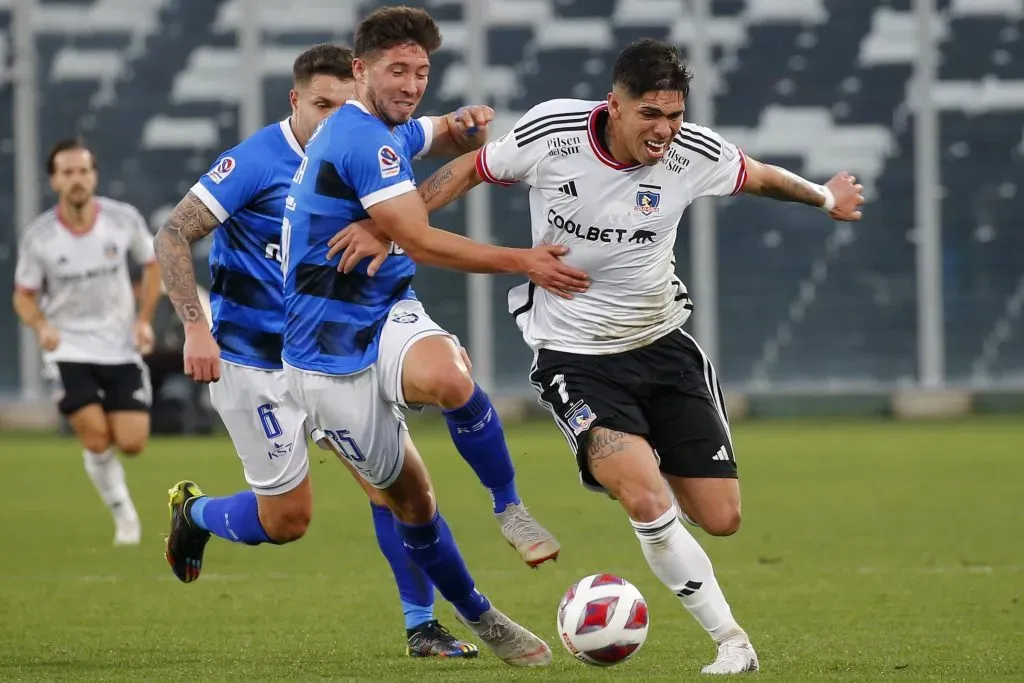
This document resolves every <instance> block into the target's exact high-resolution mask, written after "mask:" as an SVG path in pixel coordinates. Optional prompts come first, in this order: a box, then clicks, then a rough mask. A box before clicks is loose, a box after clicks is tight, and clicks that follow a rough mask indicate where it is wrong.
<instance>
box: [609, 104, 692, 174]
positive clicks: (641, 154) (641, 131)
mask: <svg viewBox="0 0 1024 683" xmlns="http://www.w3.org/2000/svg"><path fill="white" fill-rule="evenodd" d="M684 109H685V106H684V103H683V93H681V92H679V91H675V90H655V91H651V92H647V93H644V94H643V95H642V96H641V97H629V96H628V95H624V94H622V93H614V92H613V93H612V95H611V98H610V100H609V105H608V110H609V113H610V115H611V117H612V119H613V120H614V121H615V122H616V126H617V128H618V134H619V139H620V140H622V141H623V142H624V143H626V146H627V147H628V149H629V152H630V154H631V155H632V156H633V159H635V160H636V161H637V162H638V163H641V164H643V165H644V166H653V165H654V164H656V163H658V162H660V161H661V160H662V158H663V157H664V156H665V153H666V152H667V151H668V147H669V145H670V144H672V138H673V137H675V134H676V132H678V130H679V126H681V125H682V124H683V111H684Z"/></svg>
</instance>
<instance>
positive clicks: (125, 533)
mask: <svg viewBox="0 0 1024 683" xmlns="http://www.w3.org/2000/svg"><path fill="white" fill-rule="evenodd" d="M113 512H114V545H138V544H139V543H140V542H141V541H142V522H141V521H139V513H138V512H136V511H135V506H134V505H133V504H132V501H131V498H128V499H127V500H126V501H125V502H124V503H122V504H120V505H118V506H117V507H115V508H114V510H113Z"/></svg>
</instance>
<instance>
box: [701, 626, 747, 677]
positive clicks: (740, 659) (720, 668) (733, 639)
mask: <svg viewBox="0 0 1024 683" xmlns="http://www.w3.org/2000/svg"><path fill="white" fill-rule="evenodd" d="M760 668H761V665H760V664H759V663H758V661H757V653H756V652H754V646H753V645H751V644H750V639H749V638H748V637H747V634H746V633H743V632H740V633H737V634H736V635H734V636H730V637H728V638H726V639H725V640H723V641H722V642H720V643H719V644H718V656H716V657H715V661H713V662H711V663H710V664H708V665H707V666H705V667H704V668H703V669H701V670H700V672H701V673H704V674H717V675H730V674H742V673H752V672H754V671H757V670H758V669H760Z"/></svg>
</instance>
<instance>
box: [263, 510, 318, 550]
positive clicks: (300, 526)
mask: <svg viewBox="0 0 1024 683" xmlns="http://www.w3.org/2000/svg"><path fill="white" fill-rule="evenodd" d="M312 513H313V511H312V510H308V509H305V508H303V507H298V506H296V507H294V508H288V509H284V510H279V511H276V512H275V513H274V514H272V515H268V516H267V517H266V518H264V517H263V516H262V515H261V516H260V524H262V525H263V530H264V531H265V532H266V533H267V536H269V537H270V539H271V540H272V541H274V543H292V542H294V541H297V540H299V539H300V538H302V537H303V536H305V535H306V531H308V530H309V524H310V522H311V521H312V519H313V514H312Z"/></svg>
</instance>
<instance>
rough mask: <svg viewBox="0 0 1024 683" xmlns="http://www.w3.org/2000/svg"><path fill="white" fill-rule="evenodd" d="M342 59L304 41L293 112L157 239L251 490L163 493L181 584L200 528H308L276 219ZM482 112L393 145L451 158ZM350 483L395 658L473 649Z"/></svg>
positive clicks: (345, 75) (378, 257) (494, 483)
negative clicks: (371, 539)
mask: <svg viewBox="0 0 1024 683" xmlns="http://www.w3.org/2000/svg"><path fill="white" fill-rule="evenodd" d="M351 61H352V56H351V51H349V50H347V49H344V48H341V47H338V46H333V45H317V46H314V47H312V48H310V49H309V50H306V51H305V52H304V53H303V54H302V55H300V56H299V57H298V59H297V60H296V62H295V65H294V89H293V90H292V93H291V102H292V116H291V117H290V118H289V119H286V120H284V121H281V122H279V123H275V124H273V125H271V126H268V127H267V128H265V129H263V130H262V131H259V132H257V133H256V134H255V135H253V136H252V137H250V138H249V139H247V140H246V141H244V142H242V143H241V144H240V145H238V146H237V147H235V148H233V149H231V150H229V151H227V152H225V153H224V154H223V155H221V157H220V158H218V159H217V160H216V161H215V162H214V164H213V167H212V168H211V169H210V171H209V172H208V173H206V174H205V175H204V176H203V177H202V178H201V179H200V180H199V182H197V183H196V184H195V185H194V186H193V187H192V189H191V191H190V192H189V194H188V195H187V196H186V197H185V198H184V199H183V200H182V201H181V203H179V205H178V206H177V208H176V209H175V210H174V212H173V214H172V215H171V216H170V218H169V221H168V224H167V226H166V227H165V228H163V229H162V230H161V231H160V233H159V234H158V236H157V239H156V246H157V254H158V255H159V257H160V260H161V262H162V263H163V264H164V273H165V281H166V283H167V290H168V295H169V297H170V298H171V300H172V302H173V303H174V306H175V308H176V310H177V312H178V315H179V317H181V319H182V321H183V322H184V324H185V329H186V342H185V354H184V355H185V370H186V372H187V373H188V374H189V375H190V376H192V377H193V378H194V379H196V380H197V381H201V382H210V383H211V384H210V392H211V398H212V401H213V404H214V406H215V407H216V409H217V410H218V412H219V413H220V415H221V418H222V420H223V421H224V423H225V425H226V427H227V429H228V432H229V434H230V436H231V439H232V441H233V442H234V444H235V447H236V449H237V452H238V455H239V457H240V459H241V460H242V464H243V471H244V474H245V477H246V480H247V481H248V483H249V485H250V487H251V489H252V490H250V491H245V492H241V493H238V494H235V495H233V496H226V497H209V496H206V495H204V494H203V492H202V491H201V490H200V489H199V487H198V486H197V485H196V484H195V483H194V482H191V481H183V482H179V483H178V484H177V485H175V486H174V487H173V488H172V489H171V492H170V494H171V510H172V523H171V533H170V535H169V537H168V541H167V559H168V561H169V562H170V564H171V566H172V568H173V570H174V573H175V575H176V576H177V577H178V578H179V579H181V580H182V581H185V582H189V581H193V580H195V579H196V578H198V576H199V573H200V570H201V567H202V560H203V553H204V549H205V545H206V543H207V541H208V539H209V538H210V535H211V534H213V535H216V536H219V537H221V538H225V539H227V540H229V541H234V542H238V543H246V544H251V545H256V544H260V543H287V542H290V541H294V540H296V539H298V538H300V537H302V536H303V535H304V534H305V532H306V528H307V526H308V524H309V522H310V516H311V513H312V488H311V484H310V479H309V472H308V456H307V451H306V440H307V436H309V435H310V433H311V432H313V431H314V430H313V429H312V427H311V426H309V425H308V424H307V420H306V414H305V412H304V410H303V409H302V408H301V407H300V406H297V405H295V404H294V402H292V401H290V400H288V397H287V393H288V390H287V387H286V386H285V380H284V376H283V374H282V371H281V349H282V332H283V328H284V302H283V285H282V272H281V256H282V247H281V224H282V216H283V214H284V211H285V206H286V204H287V203H288V202H290V201H291V198H290V197H289V196H288V193H289V187H290V185H291V182H292V178H293V176H295V175H296V172H297V169H298V168H299V166H300V163H301V162H302V159H303V156H304V154H305V152H304V147H305V146H306V145H307V144H308V142H309V139H310V137H311V136H312V134H313V130H314V128H315V127H316V125H317V124H318V123H319V122H320V121H322V120H323V119H324V118H326V117H327V116H328V115H329V114H331V113H332V112H333V111H335V110H336V109H337V108H338V107H339V106H341V105H342V104H343V103H344V102H345V100H347V99H349V98H351V97H352V86H353V76H352V65H351ZM492 116H493V112H491V111H490V109H489V108H488V107H466V108H463V110H462V111H460V112H458V113H457V114H449V115H448V116H445V117H421V118H419V119H416V120H412V121H409V122H407V123H405V124H404V125H402V126H399V127H396V129H395V130H394V133H393V134H394V138H395V142H394V144H395V145H396V146H397V145H399V144H401V145H402V146H403V148H405V149H407V150H409V152H410V154H411V155H412V156H419V155H421V154H430V155H438V156H447V157H452V156H455V155H456V154H458V153H460V152H461V151H464V150H466V149H474V148H476V147H478V146H479V145H480V144H481V143H482V142H483V140H484V135H483V134H481V135H479V136H474V135H470V134H469V132H470V131H471V130H472V129H473V128H478V129H486V125H487V123H488V122H489V121H490V118H491V117H492ZM481 132H483V130H481ZM353 134H357V133H355V132H353ZM343 226H344V224H342V226H339V227H343ZM218 227H219V228H220V229H219V230H218V229H217V228H218ZM210 233H213V235H214V237H213V240H214V243H213V248H212V250H211V253H210V266H211V271H212V275H213V285H212V287H211V307H212V313H213V321H212V322H213V327H212V330H211V329H210V326H209V323H208V322H207V321H206V318H205V315H204V314H203V312H202V308H201V307H200V305H199V299H198V295H197V289H196V282H195V273H194V271H193V267H192V260H191V259H192V257H191V244H192V243H193V242H194V241H196V240H198V239H200V238H202V237H204V236H206V235H208V234H210ZM364 244H369V245H370V248H369V249H368V250H364V252H362V254H363V255H366V256H370V257H372V258H373V260H372V262H371V263H370V265H369V266H367V267H370V268H376V267H379V265H380V263H382V262H383V261H384V259H385V258H387V256H388V251H389V250H388V247H387V246H386V245H384V244H381V243H380V242H378V241H377V240H375V239H373V238H370V239H369V240H367V241H366V242H364ZM342 277H343V276H341V275H338V278H339V279H341V278H342ZM460 360H461V359H460ZM467 381H468V382H469V386H470V387H472V381H471V380H468V378H467ZM496 424H497V422H496V420H494V421H493V422H492V427H493V426H494V425H496ZM317 435H318V436H320V437H322V438H321V439H320V443H321V444H328V445H329V447H330V449H331V450H334V451H335V452H336V453H337V454H338V455H339V457H340V458H342V459H343V462H346V463H349V462H351V463H358V462H359V461H360V459H361V457H362V452H361V450H360V446H361V445H360V443H359V442H358V441H357V440H355V439H354V438H353V437H352V436H351V434H350V432H349V431H347V430H346V429H344V428H338V426H334V428H330V427H329V428H327V429H326V431H324V432H320V431H317ZM474 435H475V434H474ZM314 438H315V437H314ZM505 455H507V453H506V454H505ZM481 456H482V457H481V458H480V459H479V460H480V462H479V463H478V464H479V466H480V467H481V468H489V469H488V470H487V471H490V472H494V471H496V475H497V476H496V480H494V479H488V480H485V481H484V483H485V484H486V485H488V486H489V487H491V488H492V490H496V492H495V493H494V495H495V496H496V497H500V496H506V497H507V496H511V495H514V494H515V487H514V482H513V472H512V469H511V463H510V461H508V462H503V460H502V453H500V452H498V453H493V452H492V453H481ZM495 460H496V462H492V461H495ZM476 466H477V465H476V464H475V465H474V468H476ZM357 478H358V477H357ZM358 479H359V481H360V482H361V483H363V488H364V490H366V491H367V493H368V494H369V495H370V499H371V503H372V505H371V508H372V518H373V523H374V528H375V531H376V534H377V540H378V544H379V546H380V548H381V551H382V553H383V554H384V556H385V557H386V559H387V560H388V562H389V564H390V566H391V568H392V571H393V573H394V575H395V580H396V583H397V584H398V589H399V594H400V597H401V601H402V608H403V612H404V615H405V622H406V637H407V652H408V654H409V655H411V656H416V657H427V656H443V657H474V656H476V654H477V652H478V651H477V648H476V646H475V645H473V644H472V643H468V642H464V641H461V640H459V639H457V638H455V637H454V636H452V635H451V634H450V633H449V632H448V631H447V630H446V629H445V628H444V627H443V626H442V625H441V624H440V623H439V622H438V620H437V619H436V618H435V617H434V613H433V604H434V585H433V583H432V582H431V581H430V579H429V577H428V576H427V575H426V573H425V572H424V571H423V570H422V569H420V568H419V567H417V566H415V565H414V564H412V563H411V562H410V561H409V560H408V558H407V557H406V552H405V549H404V548H403V545H402V539H401V538H400V537H399V536H398V535H397V533H396V531H395V522H394V518H393V516H392V513H391V511H390V510H389V509H388V508H387V506H386V503H385V501H384V500H383V499H382V497H381V495H380V493H379V492H378V491H377V490H376V489H375V488H373V487H372V486H370V485H369V484H366V483H365V482H364V481H363V479H362V478H358ZM516 502H518V500H517V501H516ZM513 507H514V506H513ZM519 507H521V504H520V505H519ZM552 540H553V539H552ZM556 549H557V546H556Z"/></svg>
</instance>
